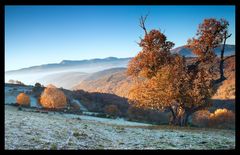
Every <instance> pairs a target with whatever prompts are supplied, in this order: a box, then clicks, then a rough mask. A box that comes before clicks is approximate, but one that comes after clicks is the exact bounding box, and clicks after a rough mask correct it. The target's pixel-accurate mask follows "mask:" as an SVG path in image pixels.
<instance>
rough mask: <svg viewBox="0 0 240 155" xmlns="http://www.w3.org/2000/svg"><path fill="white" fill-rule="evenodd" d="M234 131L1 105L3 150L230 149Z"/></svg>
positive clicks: (232, 146)
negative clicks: (45, 111) (157, 124)
mask: <svg viewBox="0 0 240 155" xmlns="http://www.w3.org/2000/svg"><path fill="white" fill-rule="evenodd" d="M234 148H235V131H234V130H218V129H201V128H180V127H171V126H154V125H150V124H144V123H136V122H129V121H124V120H113V119H105V118H97V117H91V116H83V115H73V114H60V113H56V112H55V113H54V112H48V113H36V112H32V111H30V110H29V109H24V108H23V109H22V110H18V108H17V107H14V106H9V105H5V149H7V150H9V149H10V150H12V149H24V150H25V149H26V150H28V149H201V150H202V149H234Z"/></svg>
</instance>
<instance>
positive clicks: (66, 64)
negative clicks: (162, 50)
mask: <svg viewBox="0 0 240 155" xmlns="http://www.w3.org/2000/svg"><path fill="white" fill-rule="evenodd" d="M221 48H222V45H220V46H219V47H217V48H216V49H215V52H216V54H217V55H218V56H219V55H220V53H221ZM171 53H178V54H180V55H183V56H185V57H195V55H194V54H193V53H192V52H191V50H190V49H187V48H185V47H184V46H180V47H177V48H174V49H172V50H171ZM234 54H235V45H229V44H226V46H225V53H224V55H225V56H229V55H234ZM131 59H132V57H128V58H117V57H107V58H103V59H100V58H96V59H88V60H62V61H61V62H60V63H51V64H43V65H39V66H31V67H28V68H22V69H18V70H11V71H6V73H24V72H27V71H36V72H41V71H52V70H56V69H57V70H61V69H69V68H78V67H94V65H102V66H103V67H105V66H108V65H113V67H127V64H128V62H129V61H130V60H131ZM104 69H107V68H104ZM98 71H99V70H98Z"/></svg>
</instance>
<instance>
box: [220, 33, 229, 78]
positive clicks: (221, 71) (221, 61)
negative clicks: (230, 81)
mask: <svg viewBox="0 0 240 155" xmlns="http://www.w3.org/2000/svg"><path fill="white" fill-rule="evenodd" d="M226 40H227V38H226V37H225V38H224V42H223V47H222V50H221V59H220V65H219V70H220V80H222V81H223V80H225V79H226V78H225V76H224V69H223V68H224V66H223V63H224V59H223V57H224V50H225V44H226Z"/></svg>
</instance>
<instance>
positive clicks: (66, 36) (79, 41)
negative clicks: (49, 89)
mask: <svg viewBox="0 0 240 155" xmlns="http://www.w3.org/2000/svg"><path fill="white" fill-rule="evenodd" d="M146 14H149V15H148V18H147V20H146V28H147V30H148V31H149V30H151V29H160V30H161V31H162V32H164V34H165V35H166V36H167V38H168V40H169V41H172V42H174V43H175V46H174V48H176V47H178V46H182V45H185V44H186V43H187V40H188V39H189V38H192V37H194V36H195V34H196V31H197V28H198V25H199V24H200V23H201V22H202V21H203V19H205V18H212V17H213V18H217V19H220V18H225V19H226V20H227V21H228V22H229V24H230V25H229V32H230V33H232V36H231V38H229V39H228V40H227V43H228V44H235V6H231V5H228V6H223V5H221V6H220V5H219V6H167V5H163V6H142V5H141V6H140V5H139V6H87V5H85V6H29V5H28V6H12V5H11V6H5V71H8V70H15V69H20V68H25V67H30V66H35V65H41V64H47V63H59V62H61V61H62V60H83V59H93V58H105V57H110V56H113V57H119V58H125V57H134V56H135V55H136V54H137V53H138V52H139V51H140V50H141V48H140V47H138V44H137V42H139V40H140V39H139V37H143V35H144V31H143V30H142V29H141V28H140V27H139V18H140V16H142V15H143V16H144V15H146Z"/></svg>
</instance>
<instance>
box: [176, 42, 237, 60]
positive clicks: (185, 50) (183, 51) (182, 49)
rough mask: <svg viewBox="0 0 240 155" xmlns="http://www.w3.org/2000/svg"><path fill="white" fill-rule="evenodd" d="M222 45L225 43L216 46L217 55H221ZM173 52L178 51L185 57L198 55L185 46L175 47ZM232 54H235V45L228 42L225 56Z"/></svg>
mask: <svg viewBox="0 0 240 155" xmlns="http://www.w3.org/2000/svg"><path fill="white" fill-rule="evenodd" d="M222 46H223V45H220V46H219V47H217V48H215V53H216V54H217V56H220V55H221V49H222ZM171 52H172V53H178V54H180V55H183V56H185V57H196V55H194V54H193V53H192V51H191V50H190V49H188V48H186V47H184V46H180V47H177V48H174V49H172V50H171ZM230 55H235V45H229V44H226V45H225V51H224V56H230Z"/></svg>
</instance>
